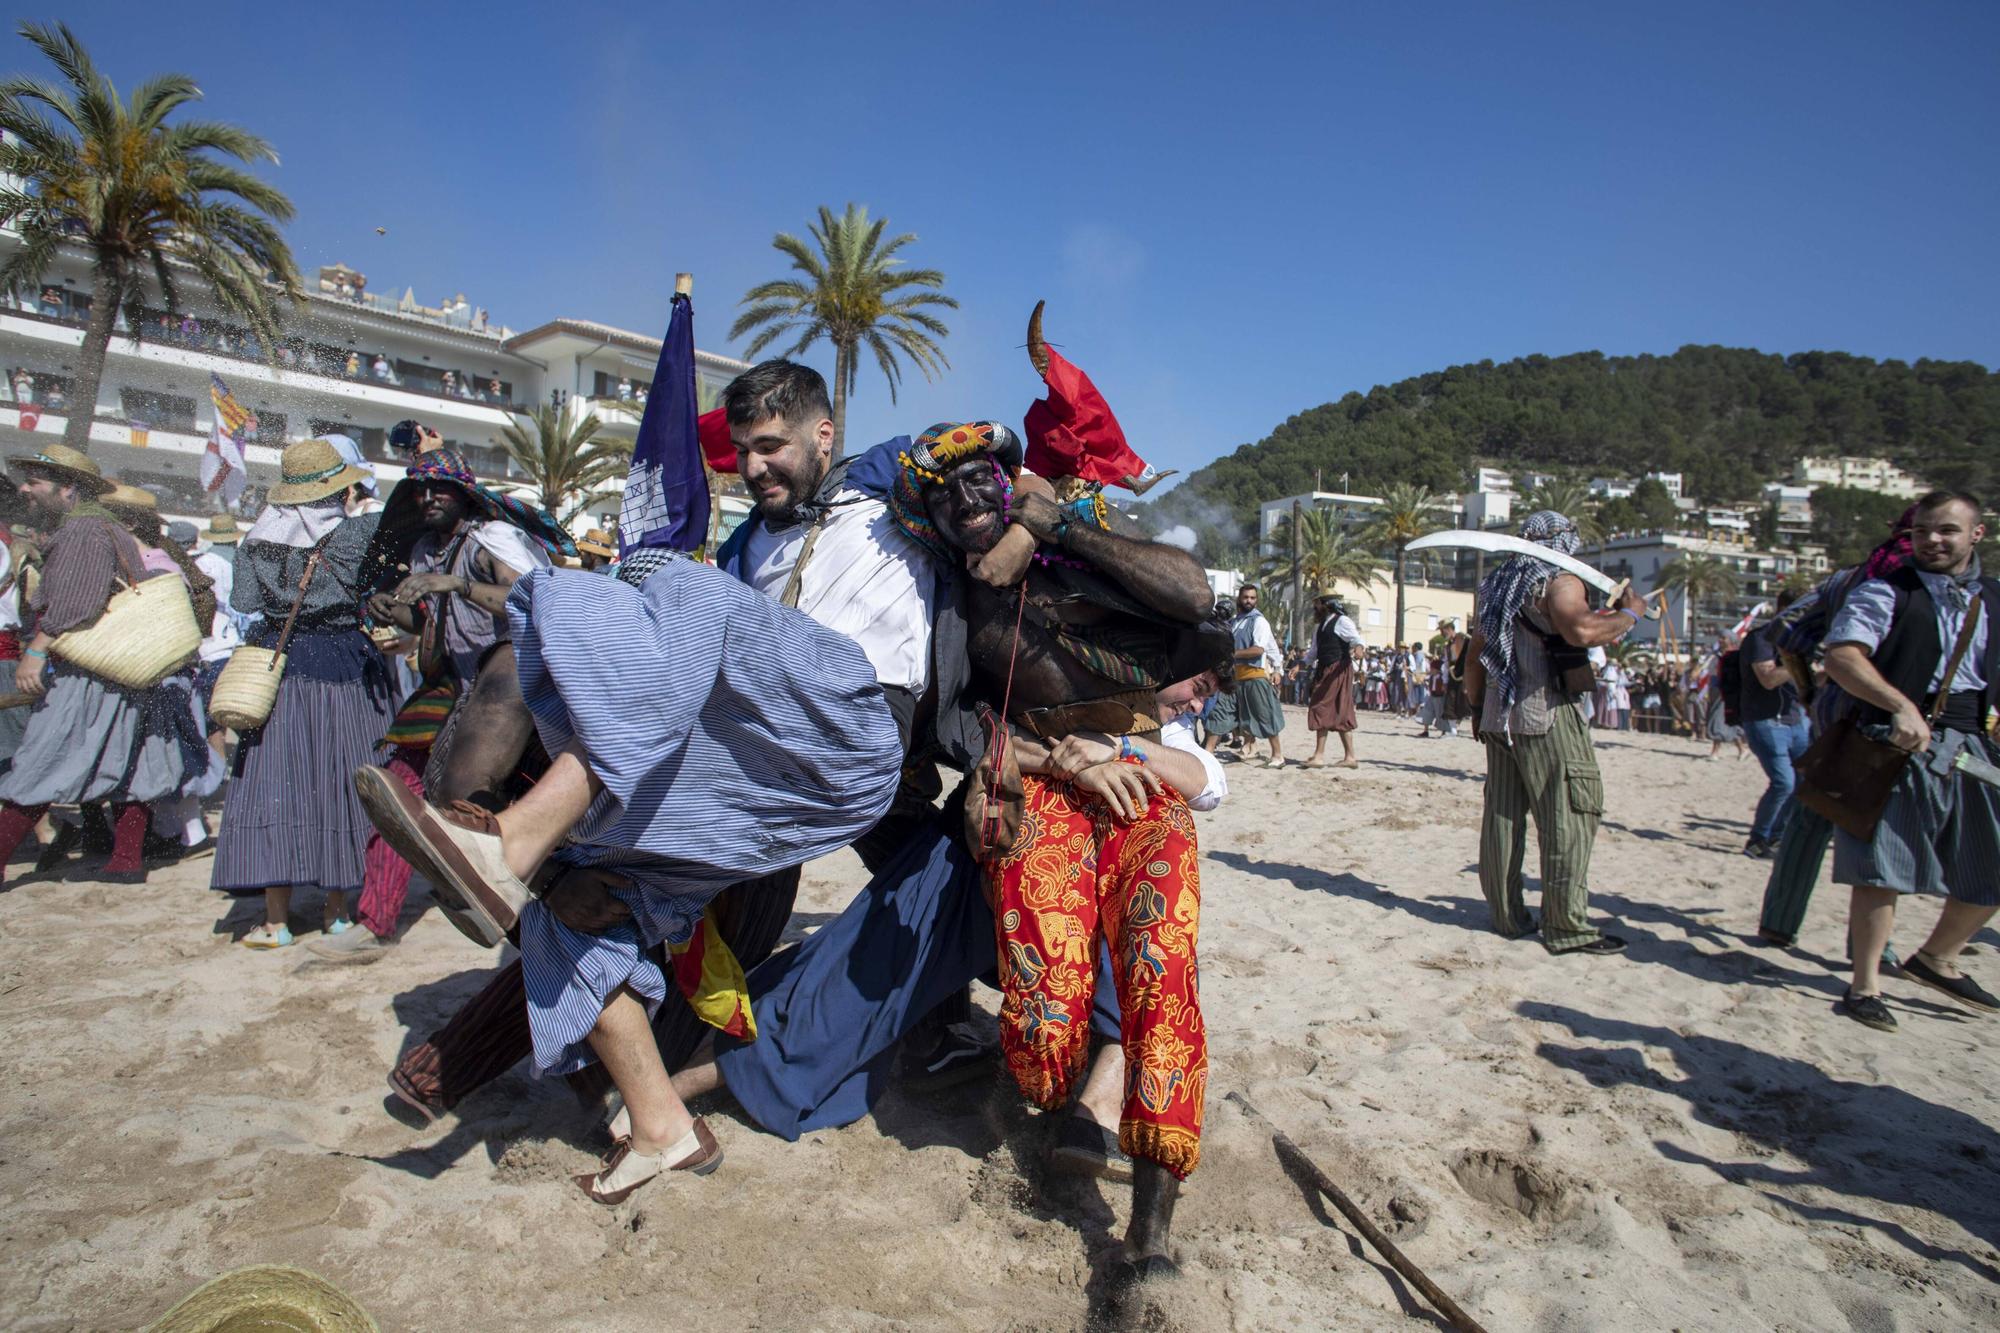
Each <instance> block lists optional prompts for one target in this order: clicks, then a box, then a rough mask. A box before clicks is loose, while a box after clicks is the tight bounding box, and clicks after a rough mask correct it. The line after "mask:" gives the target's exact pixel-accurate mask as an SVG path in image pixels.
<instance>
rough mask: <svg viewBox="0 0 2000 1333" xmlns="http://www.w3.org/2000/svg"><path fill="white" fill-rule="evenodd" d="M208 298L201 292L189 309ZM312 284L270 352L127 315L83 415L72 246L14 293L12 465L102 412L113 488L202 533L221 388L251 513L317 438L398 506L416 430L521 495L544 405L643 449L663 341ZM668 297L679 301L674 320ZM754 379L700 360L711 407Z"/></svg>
mask: <svg viewBox="0 0 2000 1333" xmlns="http://www.w3.org/2000/svg"><path fill="white" fill-rule="evenodd" d="M19 244H20V240H19V237H18V236H17V235H16V234H15V233H13V232H11V231H5V230H0V255H5V254H8V253H11V252H12V251H13V250H14V249H16V248H18V246H19ZM197 285H198V284H196V283H193V282H189V283H187V284H186V285H185V287H184V291H183V295H184V296H187V295H189V294H191V293H192V292H193V291H194V289H195V288H196V287H197ZM306 286H307V288H308V291H307V293H306V297H305V301H304V304H303V306H302V307H298V308H293V309H289V310H285V311H282V312H281V328H282V330H283V334H284V336H283V338H282V340H281V341H279V342H278V343H277V344H275V345H272V346H264V345H262V344H261V343H260V342H259V341H258V340H257V339H256V338H255V337H253V336H252V335H251V334H250V333H249V332H248V331H247V330H245V329H243V328H241V327H239V326H238V325H236V324H235V323H234V322H232V321H230V320H228V319H226V318H223V317H221V316H220V314H219V313H218V312H216V311H215V310H213V309H211V308H209V307H207V306H205V305H202V304H199V303H191V304H190V308H189V309H188V310H187V311H186V312H184V313H183V314H181V315H179V316H178V317H168V316H167V315H166V314H165V313H164V311H162V310H159V309H157V308H156V304H155V303H149V305H148V309H147V312H146V317H145V319H144V320H143V321H142V327H141V328H140V329H139V330H138V333H139V335H140V336H139V337H137V338H134V337H133V336H132V332H133V331H132V330H130V329H129V328H127V327H126V322H125V319H124V317H123V315H122V314H121V315H120V318H119V326H118V331H117V332H115V333H114V334H113V336H112V339H111V344H110V347H109V349H108V351H107V355H106V359H105V366H104V374H103V378H102V380H101V382H100V383H99V385H98V388H97V394H96V400H95V401H94V402H92V403H88V404H80V403H78V402H77V401H76V394H77V388H76V385H75V378H74V376H75V368H76V365H77V362H78V355H79V351H80V349H81V347H82V343H83V330H84V324H85V321H86V320H87V319H88V317H89V311H90V300H91V297H90V265H89V259H88V256H87V255H86V254H85V252H83V251H82V250H80V249H74V248H69V247H66V248H65V249H64V250H63V252H62V253H61V254H60V255H59V256H58V259H57V261H56V262H55V264H53V265H52V266H51V267H50V269H49V270H48V271H47V273H46V274H45V276H44V280H43V281H42V283H41V284H40V285H39V286H37V287H36V288H34V289H24V290H21V291H18V292H14V293H0V369H4V371H5V375H4V379H5V384H4V385H0V455H5V454H14V453H22V452H28V451H31V450H33V449H35V448H39V447H41V446H43V445H46V444H53V443H59V442H60V441H61V439H62V435H63V431H64V428H65V426H66V425H67V423H68V420H69V417H70V415H71V413H73V412H76V411H79V410H83V411H88V412H90V414H91V427H90V446H89V447H90V453H91V455H92V457H94V458H95V459H97V461H98V464H99V466H100V467H102V468H103V469H104V471H105V473H106V475H108V476H114V477H118V478H120V479H122V480H124V481H127V482H129V483H131V484H133V485H137V486H143V487H145V488H147V489H148V490H151V491H153V492H154V493H155V494H156V495H158V496H159V499H160V503H161V507H162V509H164V510H166V511H167V512H169V513H172V514H176V515H184V516H188V517H200V516H202V515H205V514H207V513H209V512H211V511H213V510H214V509H215V508H216V507H218V506H217V501H216V499H215V498H214V497H211V496H209V495H206V494H204V493H203V491H202V489H201V483H200V465H201V455H202V453H203V451H204V449H205V448H206V447H207V444H208V440H209V435H210V431H211V429H212V428H213V425H214V416H215V413H214V409H213V406H212V400H211V395H210V384H211V377H214V378H219V379H220V380H222V381H223V383H224V384H225V385H226V386H227V387H228V388H229V390H230V391H231V392H232V393H233V395H234V396H235V398H236V401H237V402H239V403H240V404H242V405H243V406H244V407H245V408H247V409H249V410H250V411H251V412H253V413H255V415H256V418H257V423H256V426H255V428H254V430H253V431H252V432H251V435H250V438H249V443H248V447H247V449H246V461H247V463H248V465H249V473H250V482H251V489H250V491H249V492H248V493H246V495H245V497H244V502H243V504H242V505H241V506H240V508H241V510H242V511H243V512H244V513H245V514H250V513H254V512H255V511H256V509H257V508H258V507H259V506H260V504H261V501H262V496H263V493H264V491H265V490H266V489H268V487H269V486H270V485H271V484H273V483H274V482H276V480H277V478H278V459H279V455H280V453H281V452H282V450H283V448H284V446H285V445H286V444H288V443H291V442H294V441H297V440H302V439H307V438H310V437H312V436H316V435H326V434H334V433H338V434H343V435H348V436H351V437H353V439H354V440H355V441H356V442H357V443H358V444H359V445H360V446H361V450H362V453H363V455H364V456H365V457H366V458H367V459H368V460H369V462H370V463H371V464H372V465H373V466H374V469H375V472H376V475H377V477H378V479H379V480H380V481H381V483H382V485H383V488H384V493H385V494H386V491H387V488H388V487H389V486H391V485H393V484H394V483H395V482H396V481H397V480H400V479H401V477H402V475H403V463H404V460H403V459H401V458H400V457H398V456H397V455H396V454H395V453H394V451H392V450H391V449H390V448H389V446H388V433H389V430H390V428H391V427H392V426H393V425H394V424H395V423H396V422H398V421H401V420H403V419H405V418H414V419H416V420H417V421H419V422H421V423H423V424H424V425H425V426H428V427H430V428H431V429H433V430H435V431H437V432H438V433H439V434H440V435H442V436H443V437H444V439H445V442H446V443H447V444H448V445H449V446H451V447H452V448H454V449H457V450H458V451H459V452H460V453H462V454H463V455H464V456H465V458H466V460H467V461H468V462H469V463H470V464H471V465H472V467H473V470H474V471H475V472H476V473H477V474H478V475H479V477H480V479H481V480H482V481H484V482H486V483H488V484H490V485H494V486H498V487H503V488H513V489H521V488H523V487H524V486H525V483H526V480H527V479H526V475H525V473H524V472H523V470H522V469H521V467H520V466H519V465H518V464H517V463H515V461H514V460H513V459H512V457H511V456H510V455H509V454H508V452H507V450H506V448H505V446H504V443H503V441H502V432H503V430H504V429H505V428H506V427H507V426H508V425H509V424H510V423H512V422H514V421H515V420H516V419H517V416H518V414H519V413H522V412H524V411H527V410H528V409H530V408H532V407H534V406H536V405H540V404H553V403H561V404H572V403H573V404H576V405H578V406H580V407H581V406H587V407H588V408H589V409H590V410H592V411H594V412H595V413H596V414H597V415H598V417H599V418H600V420H601V421H602V423H603V427H604V433H605V434H608V435H613V436H619V437H623V438H625V439H628V440H629V439H631V438H632V437H633V436H634V435H635V434H636V432H637V429H638V423H639V416H640V413H641V412H642V411H643V403H644V395H645V392H646V390H647V388H648V382H649V381H650V380H651V378H652V375H653V370H654V367H655V365H656V363H657V360H658V357H659V350H660V342H659V339H657V338H650V337H647V336H646V335H644V334H640V333H632V332H628V331H625V330H622V329H614V328H610V327H608V326H606V325H602V324H597V323H594V322H591V321H587V320H578V319H557V320H552V321H550V322H548V323H546V324H542V325H539V326H537V327H536V328H533V329H530V330H528V331H527V332H525V333H516V332H514V331H513V330H512V329H509V328H507V327H506V326H504V325H501V324H499V323H497V322H495V321H493V320H491V319H490V318H489V317H488V316H487V314H486V312H485V311H483V310H478V309H476V308H474V307H473V306H472V305H470V304H469V303H468V302H467V301H466V300H465V298H464V297H463V296H455V297H453V298H451V299H450V300H447V301H443V302H440V304H439V305H437V306H435V307H428V306H424V305H422V304H421V303H419V302H418V301H417V300H416V298H415V294H414V292H413V291H411V290H410V289H408V288H405V289H404V292H403V295H402V296H401V297H399V298H397V299H395V300H386V299H382V298H380V297H379V296H378V295H377V294H376V293H374V292H372V291H370V290H369V289H368V286H367V280H366V275H364V274H361V273H359V272H357V271H356V270H354V269H350V268H347V267H346V266H345V265H333V266H330V267H328V268H324V269H321V270H320V271H319V278H318V280H317V281H315V280H314V279H313V278H312V276H311V275H308V276H307V278H306ZM667 299H668V298H667V293H666V291H665V289H664V288H663V291H662V300H661V305H662V312H663V313H662V319H663V321H664V309H665V306H666V304H667ZM746 368H747V366H746V363H744V362H741V361H737V360H734V359H732V358H729V357H724V356H717V355H715V354H713V353H709V352H699V351H698V352H696V354H695V376H696V385H697V395H698V397H699V399H700V401H701V405H702V406H703V407H704V408H707V407H710V406H713V405H714V404H715V402H716V401H717V399H718V397H719V395H720V393H721V391H722V389H723V387H724V386H725V385H727V384H728V382H729V381H730V380H731V379H733V378H734V377H735V376H736V375H737V374H739V373H741V372H742V371H743V370H744V369H746ZM10 409H11V410H10ZM23 409H26V412H25V413H24V412H23ZM24 422H28V423H32V425H31V428H28V429H24ZM530 430H531V434H532V428H530ZM612 485H613V489H617V488H618V487H619V486H621V485H622V482H617V483H613V484H612ZM581 498H582V497H572V498H571V503H572V504H573V503H574V501H576V500H580V499H581ZM718 500H719V501H720V504H721V507H722V509H723V511H724V513H725V524H726V526H732V527H733V525H734V522H735V521H736V520H738V519H740V517H741V515H742V514H743V513H746V512H747V511H748V504H747V502H746V501H745V500H743V499H742V498H741V497H740V496H734V495H726V494H725V495H722V496H719V497H718ZM617 508H618V502H617V497H616V496H615V495H613V496H611V497H610V498H608V499H603V500H600V501H599V502H598V503H596V504H593V505H591V506H590V508H589V509H588V510H587V511H581V510H579V511H578V512H576V513H574V514H570V513H565V514H564V515H563V517H565V518H567V519H568V520H569V526H570V527H571V529H572V530H573V531H575V532H578V533H581V532H582V531H583V530H584V529H585V528H587V527H590V526H600V527H601V526H604V524H605V523H606V521H607V520H609V519H615V518H616V514H617Z"/></svg>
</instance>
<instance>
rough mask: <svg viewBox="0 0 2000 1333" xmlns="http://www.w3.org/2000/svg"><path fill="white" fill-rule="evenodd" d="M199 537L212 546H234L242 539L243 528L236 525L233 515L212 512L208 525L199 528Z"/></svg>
mask: <svg viewBox="0 0 2000 1333" xmlns="http://www.w3.org/2000/svg"><path fill="white" fill-rule="evenodd" d="M201 537H202V540H203V541H205V542H208V543H209V544H210V545H212V546H234V545H235V544H236V543H237V542H240V541H242V540H243V529H241V528H239V527H237V526H236V519H235V517H234V516H233V515H230V514H214V515H211V516H210V517H209V520H208V526H207V527H205V528H203V529H202V530H201Z"/></svg>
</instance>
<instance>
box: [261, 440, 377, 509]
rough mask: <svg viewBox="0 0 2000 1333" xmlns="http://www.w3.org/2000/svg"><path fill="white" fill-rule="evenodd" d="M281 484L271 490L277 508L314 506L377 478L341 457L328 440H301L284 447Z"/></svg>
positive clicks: (281, 463)
mask: <svg viewBox="0 0 2000 1333" xmlns="http://www.w3.org/2000/svg"><path fill="white" fill-rule="evenodd" d="M278 471H279V472H280V473H281V474H283V476H282V480H280V481H279V482H278V484H277V485H276V486H273V487H272V488H271V497H270V499H271V503H272V504H274V505H302V504H311V503H312V502H313V501H314V500H324V499H325V498H326V497H327V496H329V495H338V494H340V493H341V492H342V491H344V490H346V489H347V488H348V487H349V486H354V485H358V484H360V483H362V482H368V481H373V480H374V478H373V477H372V476H370V475H369V474H368V473H366V472H363V471H362V470H361V469H360V468H358V467H355V466H354V465H353V464H352V463H350V462H348V461H347V460H346V459H344V458H342V457H341V456H340V450H338V449H336V448H335V447H334V446H333V444H332V442H331V441H328V440H300V441H299V442H298V443H297V444H288V445H286V446H285V452H284V456H283V457H282V458H280V459H279V461H278Z"/></svg>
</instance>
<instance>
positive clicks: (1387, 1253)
mask: <svg viewBox="0 0 2000 1333" xmlns="http://www.w3.org/2000/svg"><path fill="white" fill-rule="evenodd" d="M1228 1100H1229V1101H1232V1102H1235V1103H1236V1105H1237V1106H1239V1107H1240V1108H1242V1110H1243V1113H1244V1114H1245V1115H1247V1116H1249V1117H1250V1118H1251V1119H1252V1120H1255V1121H1256V1122H1257V1123H1258V1125H1259V1126H1261V1127H1262V1128H1263V1129H1265V1130H1267V1131H1269V1133H1270V1135H1271V1144H1272V1146H1273V1147H1275V1148H1276V1149H1277V1150H1278V1156H1280V1157H1282V1158H1286V1159H1289V1160H1290V1161H1292V1162H1293V1163H1295V1164H1296V1165H1297V1166H1298V1167H1299V1168H1300V1169H1301V1170H1303V1171H1304V1172H1305V1173H1306V1174H1307V1175H1309V1176H1310V1177H1312V1182H1313V1184H1314V1185H1315V1186H1317V1187H1318V1189H1319V1192H1320V1193H1322V1194H1324V1195H1325V1196H1326V1197H1327V1198H1329V1199H1331V1200H1333V1206H1334V1207H1336V1208H1338V1209H1339V1210H1340V1215H1341V1216H1342V1217H1344V1218H1346V1219H1347V1220H1348V1221H1349V1222H1351V1223H1352V1224H1353V1225H1354V1229H1355V1230H1356V1231H1359V1232H1360V1233H1361V1235H1362V1237H1363V1238H1364V1239H1366V1240H1367V1242H1368V1243H1369V1244H1370V1245H1373V1246H1374V1247H1375V1248H1376V1249H1377V1250H1379V1251H1381V1254H1382V1257H1383V1258H1385V1259H1387V1260H1388V1261H1389V1266H1390V1267H1391V1268H1393V1269H1395V1270H1396V1271H1397V1272H1398V1273H1401V1274H1402V1275H1403V1277H1404V1279H1405V1280H1406V1281H1408V1282H1409V1284H1410V1285H1411V1286H1413V1287H1415V1288H1416V1289H1417V1290H1418V1291H1420V1292H1422V1293H1423V1294H1424V1299H1425V1300H1427V1301H1429V1302H1430V1303H1431V1304H1432V1305H1433V1306H1434V1307H1436V1309H1437V1311H1438V1313H1439V1314H1441V1315H1443V1316H1444V1317H1445V1318H1446V1319H1448V1320H1450V1321H1451V1326H1452V1327H1453V1328H1455V1329H1457V1330H1459V1333H1486V1329H1485V1328H1484V1327H1483V1326H1482V1325H1481V1324H1480V1322H1479V1321H1478V1320H1477V1319H1474V1318H1473V1317H1472V1316H1471V1315H1469V1314H1467V1313H1466V1312H1465V1311H1464V1310H1463V1309H1461V1308H1459V1304H1458V1302H1457V1301H1455V1300H1453V1299H1452V1298H1451V1297H1449V1296H1447V1295H1445V1294H1444V1291H1443V1289H1442V1288H1440V1287H1439V1286H1438V1284H1437V1283H1435V1282H1433V1281H1431V1280H1430V1278H1429V1277H1427V1276H1425V1274H1424V1270H1423V1269H1421V1268H1419V1267H1417V1266H1416V1265H1415V1264H1413V1263H1411V1262H1410V1260H1409V1257H1408V1256H1407V1255H1405V1254H1404V1253H1403V1252H1402V1251H1401V1250H1399V1249H1397V1248H1396V1242H1394V1241H1392V1240H1390V1239H1389V1238H1388V1237H1387V1236H1385V1235H1383V1234H1382V1229H1381V1228H1380V1227H1378V1226H1376V1225H1375V1224H1374V1223H1373V1222H1371V1221H1369V1220H1368V1214H1366V1213H1364V1212H1362V1211H1361V1209H1360V1208H1359V1207H1358V1206H1356V1204H1355V1202H1354V1200H1352V1199H1350V1198H1348V1197H1347V1193H1346V1191H1344V1190H1342V1189H1341V1188H1340V1186H1338V1185H1336V1184H1334V1183H1333V1177H1331V1176H1329V1175H1327V1173H1326V1172H1324V1171H1322V1170H1320V1167H1319V1163H1318V1162H1315V1161H1314V1160H1313V1159H1312V1158H1310V1157H1308V1156H1306V1155H1305V1152H1304V1151H1303V1150H1302V1149H1301V1148H1300V1147H1299V1145H1298V1144H1296V1143H1293V1142H1292V1140H1291V1138H1290V1136H1288V1135H1287V1134H1286V1133H1285V1132H1284V1131H1283V1130H1281V1129H1279V1128H1278V1127H1277V1126H1276V1125H1274V1124H1272V1123H1271V1122H1270V1121H1269V1120H1267V1119H1265V1118H1264V1113H1263V1112H1262V1111H1259V1110H1258V1109H1257V1108H1256V1107H1254V1106H1252V1105H1251V1104H1250V1099H1249V1098H1248V1097H1245V1096H1244V1095H1243V1094H1242V1093H1240V1092H1232V1093H1230V1094H1229V1097H1228Z"/></svg>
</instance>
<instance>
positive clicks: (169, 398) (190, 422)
mask: <svg viewBox="0 0 2000 1333" xmlns="http://www.w3.org/2000/svg"><path fill="white" fill-rule="evenodd" d="M118 402H119V405H120V406H122V407H123V408H124V409H125V419H126V420H127V421H143V422H145V423H146V424H147V425H149V426H151V427H152V428H153V429H154V430H177V431H182V432H184V433H186V434H189V435H192V434H194V433H195V424H194V399H192V398H183V397H181V396H180V395H179V394H175V393H154V392H153V391H152V390H150V389H120V390H119V391H118Z"/></svg>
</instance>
